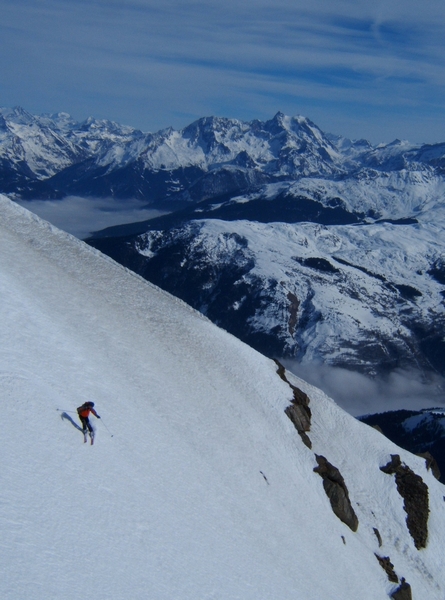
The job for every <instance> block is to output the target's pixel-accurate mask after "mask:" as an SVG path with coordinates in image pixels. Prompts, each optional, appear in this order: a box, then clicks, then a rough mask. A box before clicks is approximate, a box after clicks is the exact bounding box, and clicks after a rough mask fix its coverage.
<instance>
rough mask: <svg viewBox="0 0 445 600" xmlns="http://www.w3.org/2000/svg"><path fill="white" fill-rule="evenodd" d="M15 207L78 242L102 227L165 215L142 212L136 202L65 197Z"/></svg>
mask: <svg viewBox="0 0 445 600" xmlns="http://www.w3.org/2000/svg"><path fill="white" fill-rule="evenodd" d="M17 204H20V205H21V206H23V207H24V208H27V209H28V210H30V211H32V212H33V213H35V214H36V215H38V216H39V217H41V218H42V219H45V220H46V221H49V222H50V223H52V224H53V225H55V226H56V227H58V228H59V229H62V230H63V231H67V232H68V233H71V234H72V235H74V236H76V237H77V238H80V239H85V238H87V237H88V236H89V235H90V234H91V233H92V232H93V231H99V230H101V229H105V228H106V227H112V226H114V225H122V224H124V223H136V222H139V221H148V220H149V219H154V218H155V217H159V216H160V215H162V214H165V213H162V212H161V211H159V210H153V209H147V208H144V206H145V204H146V203H145V202H143V201H141V200H136V199H132V200H119V199H116V198H82V197H79V196H68V197H67V198H64V199H63V200H31V201H27V200H18V201H17Z"/></svg>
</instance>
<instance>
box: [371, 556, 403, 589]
mask: <svg viewBox="0 0 445 600" xmlns="http://www.w3.org/2000/svg"><path fill="white" fill-rule="evenodd" d="M375 557H376V559H377V560H378V561H379V563H380V566H381V567H382V569H383V570H384V571H385V573H386V574H387V575H388V579H389V581H392V582H393V583H399V578H398V577H397V574H396V572H395V571H394V565H393V564H392V562H391V560H390V558H389V556H379V555H378V554H376V555H375Z"/></svg>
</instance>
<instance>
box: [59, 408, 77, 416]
mask: <svg viewBox="0 0 445 600" xmlns="http://www.w3.org/2000/svg"><path fill="white" fill-rule="evenodd" d="M56 410H58V411H59V412H66V413H71V414H73V415H75V414H77V413H76V411H75V410H64V409H63V408H56Z"/></svg>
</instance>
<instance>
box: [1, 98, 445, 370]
mask: <svg viewBox="0 0 445 600" xmlns="http://www.w3.org/2000/svg"><path fill="white" fill-rule="evenodd" d="M1 114H2V125H1V139H0V157H2V158H1V160H2V162H1V168H0V178H1V181H0V183H1V182H3V183H2V186H3V187H2V189H3V190H5V191H8V192H9V194H10V196H11V197H12V198H16V199H18V198H37V197H48V198H50V197H58V198H62V197H63V196H65V195H67V194H79V195H90V196H91V195H93V196H118V197H124V198H130V197H137V198H143V199H144V201H146V204H147V206H153V207H158V208H163V209H168V210H169V211H174V212H173V214H171V215H169V216H166V217H162V218H160V219H157V220H153V221H150V222H146V223H142V224H141V223H138V224H136V225H132V226H129V227H118V228H117V229H113V230H108V231H105V232H100V233H99V234H96V235H94V236H93V238H92V239H91V240H90V243H91V244H92V245H95V246H96V247H97V248H100V249H101V250H103V251H104V252H107V253H109V254H110V255H112V256H113V257H114V258H115V259H117V260H119V261H120V262H122V263H123V264H124V265H125V266H127V267H129V268H131V269H134V270H135V271H137V272H138V273H140V274H141V275H143V276H144V277H146V278H148V279H150V280H152V281H154V282H155V283H156V284H158V285H160V286H162V287H163V288H165V289H167V290H168V291H170V292H172V293H174V294H175V295H177V296H179V297H181V298H183V299H185V300H186V301H187V302H189V303H190V304H191V305H192V306H194V307H195V308H197V309H198V310H200V311H202V312H203V313H204V314H206V315H207V316H208V317H210V318H211V319H212V320H213V321H214V322H216V323H218V324H219V325H220V326H222V327H224V328H225V329H227V330H229V331H230V332H232V333H234V334H235V335H237V336H238V337H240V338H241V339H243V340H245V341H247V342H248V343H249V344H251V345H252V346H254V347H255V348H257V349H259V350H260V351H262V352H264V353H266V354H268V355H269V356H279V357H293V358H296V359H298V360H299V361H300V362H310V363H312V362H314V361H315V362H323V363H328V364H331V365H340V366H343V367H347V368H352V369H358V370H361V371H363V372H366V373H371V374H375V373H382V372H386V371H388V370H391V369H393V368H409V369H411V368H413V367H415V368H416V369H420V370H421V371H422V372H424V373H427V372H430V371H433V372H438V373H440V374H442V375H445V359H444V356H445V353H444V350H445V348H444V336H443V331H444V324H445V311H444V296H443V294H444V292H445V288H444V285H445V262H444V255H445V248H444V243H445V242H444V239H445V238H444V235H443V232H444V226H445V203H444V198H445V179H444V177H445V175H444V167H445V144H436V145H415V144H411V143H409V142H406V141H400V140H395V141H394V142H392V143H391V144H381V145H377V146H372V145H371V144H370V143H369V142H366V141H365V140H358V141H352V140H348V139H345V138H343V137H340V136H335V135H331V134H325V133H324V132H322V131H321V130H320V129H319V128H318V127H317V126H316V125H315V124H314V123H312V122H311V121H310V120H309V119H306V118H304V117H301V116H298V117H287V116H285V115H283V114H281V113H277V115H275V117H274V118H273V119H271V120H269V121H265V122H262V121H258V120H256V121H251V122H248V123H247V122H242V121H238V120H234V119H224V118H216V117H210V118H203V119H199V120H198V121H196V122H195V123H192V124H191V125H189V126H188V127H185V128H184V129H183V130H181V131H175V130H173V129H165V130H163V131H160V132H157V133H142V132H140V131H137V130H134V129H131V128H128V127H121V126H120V125H118V124H116V123H112V122H109V121H97V120H95V119H88V120H87V121H85V122H83V123H76V122H74V121H73V120H72V119H71V118H70V117H69V116H68V115H66V114H64V113H60V114H58V115H52V116H43V117H37V116H32V115H29V114H28V113H26V112H25V111H23V110H22V109H14V110H6V109H4V110H3V111H1ZM179 209H180V210H179ZM130 234H131V235H130ZM135 234H143V235H142V236H141V237H136V236H135ZM126 235H128V236H129V237H127V238H126Z"/></svg>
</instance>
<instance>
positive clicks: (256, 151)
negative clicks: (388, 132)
mask: <svg viewBox="0 0 445 600" xmlns="http://www.w3.org/2000/svg"><path fill="white" fill-rule="evenodd" d="M444 153H445V147H444V145H443V144H437V145H435V146H431V145H417V146H416V145H413V144H408V143H407V142H400V141H398V140H396V141H395V142H393V143H392V144H387V145H380V146H377V147H372V146H371V145H370V144H369V143H367V142H365V141H363V140H360V141H356V142H353V141H351V140H347V139H345V138H341V137H339V136H333V135H329V134H325V133H323V132H322V131H321V130H320V129H319V128H318V127H317V126H316V125H315V124H314V123H312V122H311V121H310V120H309V119H307V118H305V117H302V116H297V117H288V116H285V115H283V114H282V113H277V114H276V115H275V117H274V118H273V119H271V120H269V121H264V122H263V121H258V120H255V121H251V122H242V121H239V120H235V119H225V118H216V117H207V118H202V119H199V120H198V121H195V122H194V123H192V124H191V125H189V126H187V127H185V128H184V129H183V130H181V131H175V130H173V129H171V128H168V129H165V130H162V131H159V132H157V133H142V132H141V131H139V130H136V129H132V128H130V127H123V126H120V125H118V124H117V123H113V122H110V121H103V120H102V121H101V120H96V119H93V118H89V119H87V120H86V121H84V122H82V123H77V122H75V121H73V120H72V119H71V118H70V117H69V115H67V114H66V113H59V114H56V115H46V116H45V115H44V116H35V115H30V114H29V113H27V112H26V111H24V110H23V109H21V108H15V109H0V160H1V162H0V184H1V188H0V191H3V192H5V193H9V194H14V195H15V197H16V198H28V199H32V198H61V197H64V196H66V195H68V194H78V195H89V196H101V197H104V196H115V197H120V198H129V197H136V198H142V199H144V200H145V201H146V202H147V204H151V205H153V206H158V207H163V208H165V207H175V206H178V205H184V203H190V202H200V201H202V200H204V199H206V198H212V197H216V196H220V195H222V194H231V195H236V194H240V193H242V192H246V191H250V190H254V189H257V188H258V186H260V185H262V184H265V183H273V182H279V181H287V180H291V181H295V180H299V179H301V178H302V177H323V178H329V179H332V178H334V179H339V178H340V179H341V178H344V177H350V176H351V175H352V174H353V175H354V177H358V178H359V179H360V178H363V177H364V176H366V177H373V176H374V174H375V173H380V172H382V171H391V172H393V171H396V172H398V171H401V170H404V169H406V170H414V171H416V172H417V171H419V170H420V171H421V172H422V173H423V174H424V177H425V178H428V177H431V178H432V179H434V177H435V175H437V173H439V174H442V171H443V167H444V160H445V159H444ZM362 171H364V173H365V175H364V173H363V172H362Z"/></svg>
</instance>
